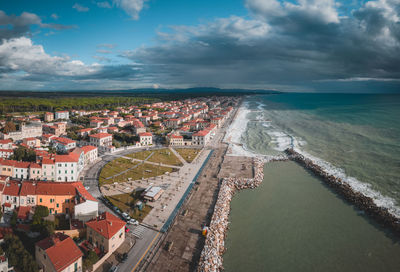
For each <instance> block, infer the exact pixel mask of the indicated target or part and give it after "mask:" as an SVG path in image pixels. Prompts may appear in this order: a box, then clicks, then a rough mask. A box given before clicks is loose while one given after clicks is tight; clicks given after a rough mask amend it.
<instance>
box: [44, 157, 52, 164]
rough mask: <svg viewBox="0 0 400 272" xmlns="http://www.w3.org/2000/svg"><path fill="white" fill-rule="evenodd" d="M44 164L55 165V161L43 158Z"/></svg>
mask: <svg viewBox="0 0 400 272" xmlns="http://www.w3.org/2000/svg"><path fill="white" fill-rule="evenodd" d="M42 164H54V161H53V160H52V159H49V158H43V160H42Z"/></svg>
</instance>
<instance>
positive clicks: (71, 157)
mask: <svg viewBox="0 0 400 272" xmlns="http://www.w3.org/2000/svg"><path fill="white" fill-rule="evenodd" d="M78 161H79V157H78V156H76V154H73V153H70V154H68V155H56V156H55V162H78Z"/></svg>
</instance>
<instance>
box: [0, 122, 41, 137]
mask: <svg viewBox="0 0 400 272" xmlns="http://www.w3.org/2000/svg"><path fill="white" fill-rule="evenodd" d="M40 136H42V124H40V123H32V124H30V125H29V126H26V125H25V124H22V125H21V127H20V130H19V131H15V132H9V133H7V134H5V133H1V132H0V139H3V140H6V139H12V140H13V141H21V140H22V139H24V138H27V137H40Z"/></svg>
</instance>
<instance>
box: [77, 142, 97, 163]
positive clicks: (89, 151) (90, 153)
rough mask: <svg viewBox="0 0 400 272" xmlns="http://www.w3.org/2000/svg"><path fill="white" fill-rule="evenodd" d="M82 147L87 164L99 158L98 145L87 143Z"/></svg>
mask: <svg viewBox="0 0 400 272" xmlns="http://www.w3.org/2000/svg"><path fill="white" fill-rule="evenodd" d="M81 149H82V150H83V152H84V154H85V165H88V164H91V163H93V162H94V161H95V160H97V157H98V151H97V147H95V146H92V145H85V146H82V147H81Z"/></svg>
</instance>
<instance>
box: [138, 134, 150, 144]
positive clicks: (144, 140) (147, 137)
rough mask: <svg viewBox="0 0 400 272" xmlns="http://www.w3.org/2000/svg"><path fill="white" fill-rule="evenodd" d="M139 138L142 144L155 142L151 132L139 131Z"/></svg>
mask: <svg viewBox="0 0 400 272" xmlns="http://www.w3.org/2000/svg"><path fill="white" fill-rule="evenodd" d="M139 139H140V140H139V142H140V144H141V145H142V146H147V145H152V144H153V134H151V133H150V132H142V133H139Z"/></svg>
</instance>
